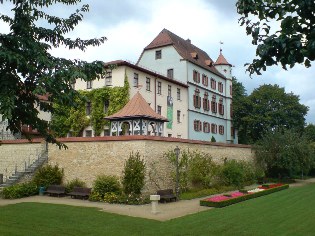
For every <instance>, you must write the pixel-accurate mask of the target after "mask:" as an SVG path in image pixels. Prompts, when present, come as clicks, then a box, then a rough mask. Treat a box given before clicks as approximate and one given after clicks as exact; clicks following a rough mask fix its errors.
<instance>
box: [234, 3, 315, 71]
mask: <svg viewBox="0 0 315 236" xmlns="http://www.w3.org/2000/svg"><path fill="white" fill-rule="evenodd" d="M236 7H237V12H238V13H239V14H240V15H241V16H242V17H241V18H240V19H239V22H240V24H241V25H242V26H243V25H245V26H246V33H247V35H251V36H252V38H253V40H252V44H253V45H257V48H256V55H257V56H258V59H254V60H253V62H252V63H251V64H250V65H249V66H248V68H247V71H249V73H250V74H251V75H252V74H254V73H256V74H258V75H259V74H261V73H260V71H261V70H263V71H265V70H266V67H267V66H272V65H278V63H280V64H281V65H282V67H283V68H284V69H287V66H289V67H290V68H292V67H293V66H294V65H295V64H296V63H304V65H305V66H306V67H310V66H311V61H314V60H315V34H314V24H315V15H314V8H315V2H314V1H311V0H307V1H300V0H255V1H253V0H238V1H237V3H236ZM256 20H257V21H256ZM275 21H276V22H279V23H280V29H279V30H277V29H274V28H272V27H277V24H273V23H275Z"/></svg>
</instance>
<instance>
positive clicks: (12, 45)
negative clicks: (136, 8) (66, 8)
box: [0, 0, 106, 145]
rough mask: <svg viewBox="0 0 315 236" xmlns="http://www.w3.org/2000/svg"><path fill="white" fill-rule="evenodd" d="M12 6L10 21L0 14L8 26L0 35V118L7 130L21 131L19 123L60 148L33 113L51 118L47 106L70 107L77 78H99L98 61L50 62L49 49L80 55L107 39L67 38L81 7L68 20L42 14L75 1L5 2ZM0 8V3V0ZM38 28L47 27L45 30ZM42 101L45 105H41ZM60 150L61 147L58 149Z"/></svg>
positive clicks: (79, 17) (53, 59) (84, 9)
mask: <svg viewBox="0 0 315 236" xmlns="http://www.w3.org/2000/svg"><path fill="white" fill-rule="evenodd" d="M6 2H11V3H12V4H13V8H12V11H13V13H14V16H13V17H10V16H7V15H3V14H1V13H0V20H2V21H3V22H5V23H7V24H8V25H9V26H10V32H9V33H7V34H0V87H1V91H0V114H2V115H3V119H8V123H9V125H8V128H9V129H10V130H11V131H13V132H14V133H17V132H21V124H24V125H31V126H32V127H33V128H35V129H37V130H38V131H39V132H40V134H41V135H43V136H44V137H45V139H46V140H47V141H48V142H52V143H57V144H59V143H58V142H57V141H56V139H55V138H54V136H53V135H52V134H51V133H50V131H49V128H50V125H49V123H48V122H46V121H44V120H42V119H40V118H39V117H38V113H39V111H38V109H39V110H41V111H45V112H51V113H52V114H54V109H53V106H52V104H53V103H55V102H56V103H58V104H63V105H66V106H75V105H76V104H75V102H74V98H75V97H76V96H78V93H77V92H76V91H75V90H74V89H73V88H72V87H71V83H72V82H74V81H75V79H77V78H81V79H83V80H85V81H88V80H94V79H96V78H99V76H101V75H103V74H104V66H103V63H102V62H100V61H94V62H92V63H87V62H86V61H82V60H68V59H65V58H58V57H54V56H52V55H51V54H50V53H49V50H51V49H52V48H58V47H59V46H61V45H62V46H65V47H66V48H68V49H80V50H82V51H85V50H86V49H87V47H88V46H99V45H100V44H102V43H104V41H105V40H106V38H105V37H101V38H99V39H88V40H82V39H80V38H77V39H74V40H73V39H70V38H66V37H65V34H67V33H69V32H71V31H72V30H74V28H75V26H77V24H78V23H79V22H80V21H82V19H83V13H84V12H88V10H89V6H88V5H83V6H82V7H81V9H78V10H76V12H75V13H73V14H71V15H70V16H69V17H68V18H60V17H56V16H53V15H50V14H48V13H47V11H48V7H49V6H51V5H53V4H64V5H76V4H78V3H79V2H80V0H71V1H68V0H55V1H51V0H37V1H22V0H20V1H19V0H8V1H6ZM0 4H3V1H0ZM41 25H50V26H49V27H47V28H44V27H42V26H41ZM40 96H47V97H48V102H43V101H42V100H40ZM59 145H60V144H59Z"/></svg>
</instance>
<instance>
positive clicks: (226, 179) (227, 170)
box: [219, 160, 257, 189]
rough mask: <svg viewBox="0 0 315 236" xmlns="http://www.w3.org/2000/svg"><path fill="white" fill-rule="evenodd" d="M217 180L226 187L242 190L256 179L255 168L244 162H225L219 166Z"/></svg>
mask: <svg viewBox="0 0 315 236" xmlns="http://www.w3.org/2000/svg"><path fill="white" fill-rule="evenodd" d="M219 178H220V181H221V182H222V184H224V185H226V186H229V185H231V186H235V187H237V188H239V189H240V188H243V187H244V186H245V185H248V184H252V183H254V182H255V180H256V179H257V176H256V171H255V166H254V165H253V164H250V163H248V162H245V161H236V160H226V161H225V163H224V164H223V165H222V166H221V168H220V172H219Z"/></svg>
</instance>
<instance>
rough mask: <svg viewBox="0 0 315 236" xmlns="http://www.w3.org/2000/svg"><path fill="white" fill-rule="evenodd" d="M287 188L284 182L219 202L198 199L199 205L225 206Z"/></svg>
mask: <svg viewBox="0 0 315 236" xmlns="http://www.w3.org/2000/svg"><path fill="white" fill-rule="evenodd" d="M287 188H289V185H288V184H284V185H282V186H279V187H275V188H270V189H266V190H264V191H261V192H257V193H251V194H246V195H243V196H240V197H236V198H231V199H228V200H225V201H220V202H212V201H207V200H206V199H203V200H200V206H207V207H218V208H221V207H225V206H229V205H232V204H235V203H238V202H242V201H246V200H249V199H252V198H256V197H261V196H264V195H268V194H271V193H274V192H278V191H281V190H284V189H287Z"/></svg>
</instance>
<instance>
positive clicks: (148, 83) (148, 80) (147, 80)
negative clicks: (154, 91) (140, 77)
mask: <svg viewBox="0 0 315 236" xmlns="http://www.w3.org/2000/svg"><path fill="white" fill-rule="evenodd" d="M145 84H146V86H145V87H146V90H147V91H151V79H150V78H147V79H146V81H145Z"/></svg>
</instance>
